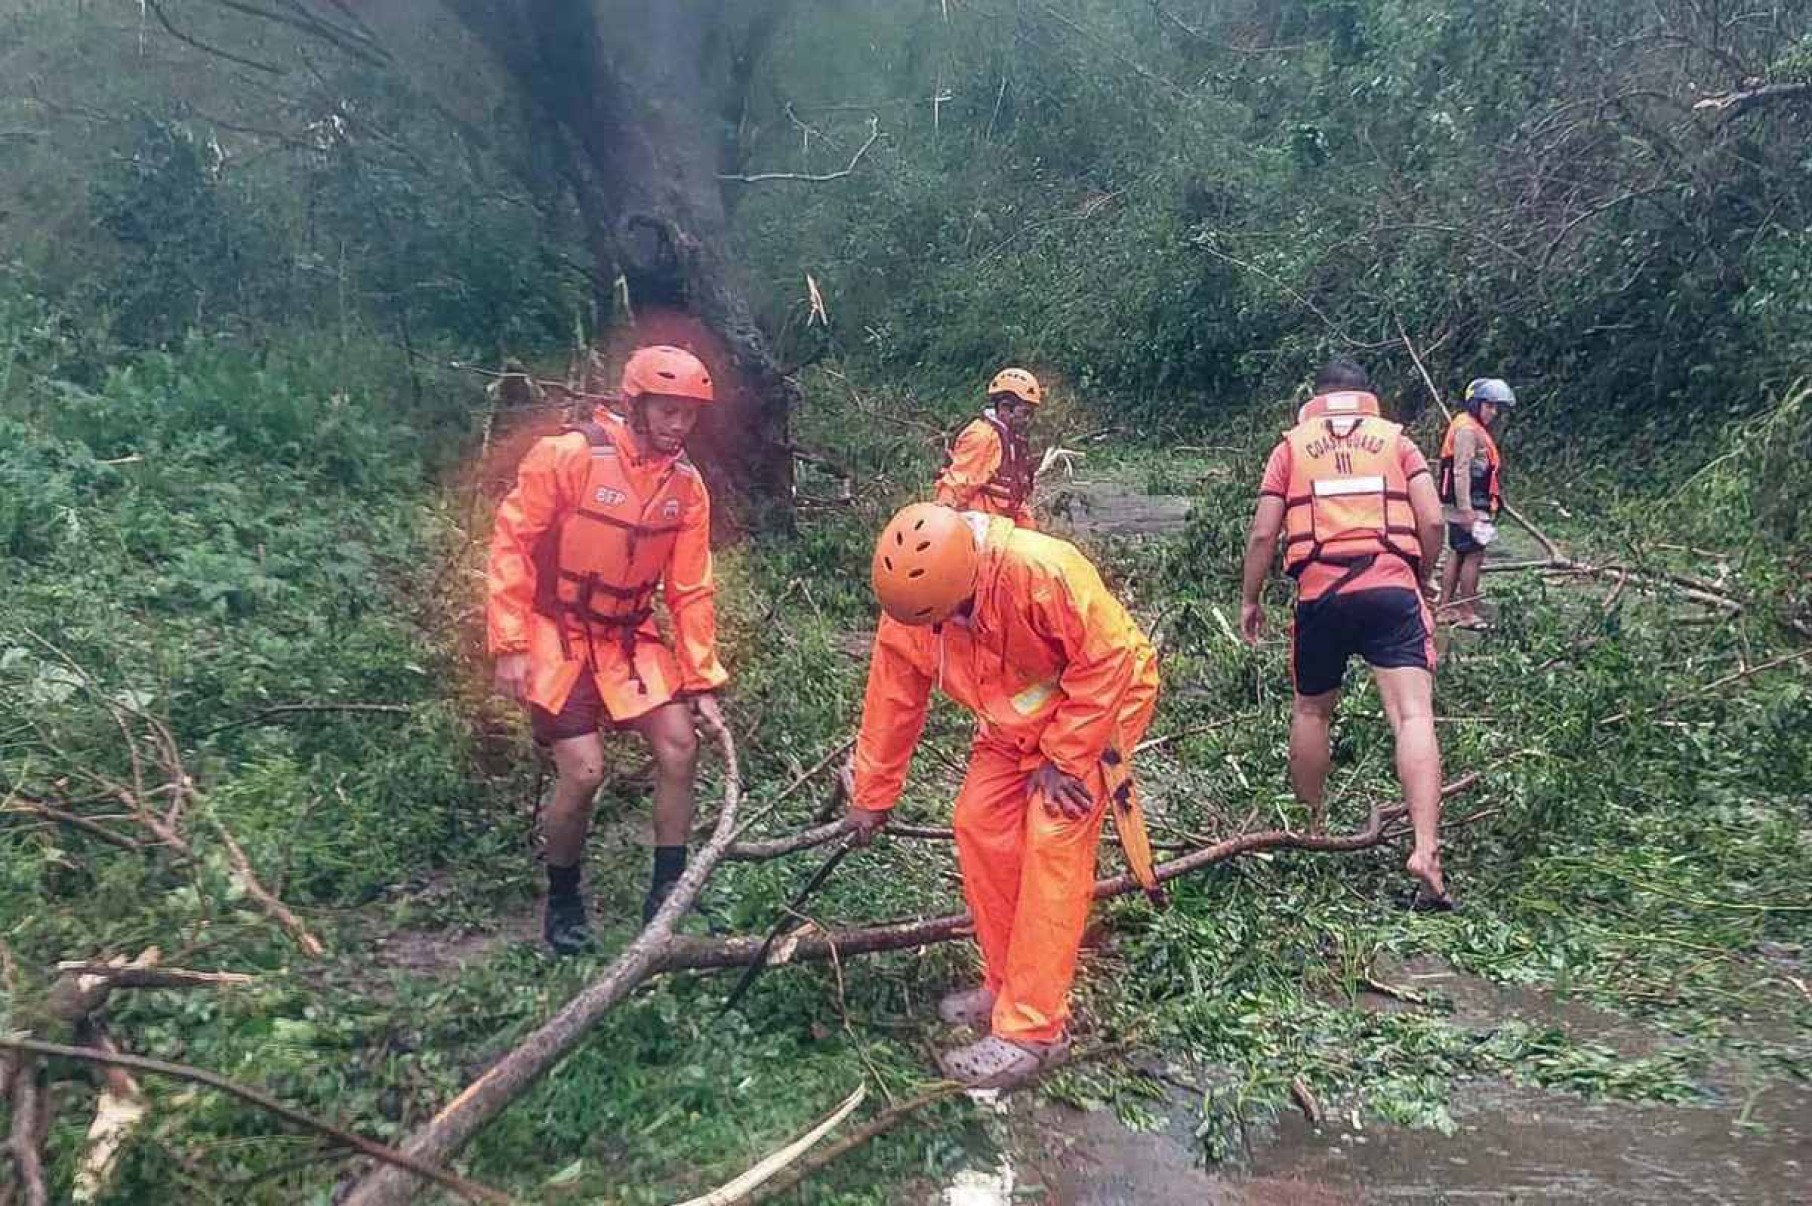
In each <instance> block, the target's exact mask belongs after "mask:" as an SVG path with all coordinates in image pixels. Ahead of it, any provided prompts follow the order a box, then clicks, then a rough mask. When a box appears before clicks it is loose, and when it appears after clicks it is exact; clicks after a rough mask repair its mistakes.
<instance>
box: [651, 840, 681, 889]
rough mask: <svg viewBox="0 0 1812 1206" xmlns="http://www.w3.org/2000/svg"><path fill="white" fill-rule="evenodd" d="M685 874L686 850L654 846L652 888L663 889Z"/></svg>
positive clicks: (678, 847)
mask: <svg viewBox="0 0 1812 1206" xmlns="http://www.w3.org/2000/svg"><path fill="white" fill-rule="evenodd" d="M685 873H686V848H685V847H684V846H656V847H655V848H654V885H653V887H654V888H657V889H658V888H664V887H666V886H667V885H668V884H670V883H672V882H673V881H674V880H676V879H678V878H679V877H680V876H682V875H684V874H685Z"/></svg>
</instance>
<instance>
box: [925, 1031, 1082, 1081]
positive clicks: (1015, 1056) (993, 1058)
mask: <svg viewBox="0 0 1812 1206" xmlns="http://www.w3.org/2000/svg"><path fill="white" fill-rule="evenodd" d="M1069 1057H1070V1036H1069V1035H1067V1034H1065V1035H1064V1036H1063V1037H1062V1038H1059V1039H1058V1040H1057V1041H1056V1042H1054V1043H1015V1042H1009V1041H1008V1040H1007V1039H1003V1038H998V1037H996V1036H994V1035H989V1036H988V1037H987V1038H985V1039H982V1040H981V1041H980V1042H979V1043H970V1044H969V1045H968V1046H966V1047H957V1048H956V1049H954V1050H952V1051H946V1052H944V1053H943V1054H942V1055H940V1056H938V1059H937V1063H938V1067H939V1068H940V1069H941V1070H942V1071H943V1073H944V1075H945V1076H947V1077H949V1078H950V1079H951V1080H955V1081H961V1082H962V1083H963V1084H964V1085H966V1086H968V1087H969V1088H971V1089H1015V1088H1018V1087H1019V1086H1020V1085H1023V1084H1025V1083H1026V1082H1027V1081H1029V1080H1032V1079H1034V1078H1036V1077H1037V1076H1038V1075H1039V1074H1040V1073H1043V1072H1046V1071H1048V1070H1050V1069H1051V1068H1055V1067H1056V1066H1057V1065H1058V1064H1061V1063H1063V1062H1064V1061H1065V1060H1067V1059H1068V1058H1069Z"/></svg>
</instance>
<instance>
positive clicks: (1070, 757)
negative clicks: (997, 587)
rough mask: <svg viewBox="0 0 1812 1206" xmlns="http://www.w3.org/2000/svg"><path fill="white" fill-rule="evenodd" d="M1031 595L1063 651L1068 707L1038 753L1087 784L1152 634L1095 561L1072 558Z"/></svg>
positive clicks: (1055, 718)
mask: <svg viewBox="0 0 1812 1206" xmlns="http://www.w3.org/2000/svg"><path fill="white" fill-rule="evenodd" d="M1040 576H1041V577H1042V578H1043V581H1041V582H1038V583H1035V584H1034V585H1033V588H1032V590H1031V592H1030V597H1031V599H1032V608H1033V619H1034V622H1035V624H1036V625H1037V627H1038V628H1039V629H1040V630H1041V631H1043V632H1044V633H1045V634H1047V635H1048V636H1050V637H1052V638H1053V639H1055V640H1056V641H1057V642H1058V644H1059V645H1061V646H1062V648H1063V653H1064V661H1065V665H1064V668H1063V675H1062V677H1061V678H1059V679H1058V686H1059V687H1060V688H1061V689H1062V691H1063V696H1064V698H1063V702H1062V703H1061V704H1059V705H1057V710H1056V711H1055V712H1053V713H1051V719H1050V722H1049V723H1048V724H1046V725H1045V729H1044V733H1043V735H1042V736H1040V737H1039V739H1038V748H1039V750H1040V751H1041V752H1042V753H1043V754H1044V756H1045V757H1046V758H1048V759H1050V761H1051V762H1052V764H1053V765H1055V766H1056V767H1057V769H1058V770H1060V771H1062V772H1063V773H1064V774H1066V775H1074V776H1075V777H1076V778H1078V779H1085V778H1086V777H1087V775H1088V773H1089V772H1090V771H1091V770H1093V769H1094V768H1095V767H1096V766H1097V765H1099V764H1100V761H1101V751H1102V750H1104V749H1106V748H1107V746H1108V743H1109V742H1110V741H1112V740H1113V736H1114V730H1115V728H1116V727H1117V726H1118V724H1119V717H1120V711H1121V702H1122V700H1124V698H1125V696H1126V693H1127V691H1128V690H1130V689H1131V688H1132V686H1133V685H1134V683H1135V682H1136V681H1137V679H1138V675H1139V668H1140V663H1141V660H1142V659H1141V658H1140V656H1139V654H1140V651H1141V649H1143V648H1144V647H1145V646H1146V645H1147V643H1148V642H1147V641H1146V639H1145V634H1144V633H1143V632H1140V631H1139V626H1138V625H1137V624H1136V623H1135V622H1134V621H1133V618H1132V616H1131V615H1129V614H1128V613H1127V610H1126V608H1124V607H1122V606H1121V605H1120V600H1118V599H1116V598H1114V596H1113V594H1112V592H1110V591H1109V590H1108V589H1107V584H1106V583H1104V582H1102V581H1101V575H1100V574H1099V573H1098V572H1097V571H1096V569H1095V567H1094V566H1093V565H1090V564H1089V562H1088V559H1087V558H1085V557H1083V556H1082V555H1081V554H1080V553H1073V554H1071V555H1069V556H1068V557H1066V558H1065V559H1064V564H1062V565H1059V566H1052V567H1050V568H1049V569H1047V570H1045V572H1043V573H1042V574H1041V575H1040Z"/></svg>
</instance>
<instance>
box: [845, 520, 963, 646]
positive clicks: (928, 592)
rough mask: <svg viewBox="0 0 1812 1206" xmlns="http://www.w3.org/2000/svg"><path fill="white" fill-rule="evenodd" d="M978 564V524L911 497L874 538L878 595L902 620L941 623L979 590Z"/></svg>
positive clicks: (884, 608)
mask: <svg viewBox="0 0 1812 1206" xmlns="http://www.w3.org/2000/svg"><path fill="white" fill-rule="evenodd" d="M980 565H981V552H980V550H979V549H977V548H976V537H975V530H974V529H973V528H971V527H970V526H969V524H968V521H967V520H965V519H964V518H963V516H962V515H961V514H960V513H959V512H956V511H953V510H951V509H950V508H949V507H944V506H939V505H938V504H937V503H913V504H912V505H911V506H909V507H906V508H904V509H903V510H901V511H900V513H899V514H897V515H895V516H894V517H893V518H892V519H891V520H889V521H888V524H887V526H886V527H885V528H884V529H882V531H881V539H880V540H878V541H876V542H875V559H874V566H873V571H872V579H873V582H874V588H875V597H876V598H878V599H879V600H880V601H881V610H882V611H885V612H886V613H887V614H888V615H890V616H892V617H893V618H894V619H895V620H898V621H899V622H900V623H902V624H908V625H911V626H913V627H922V626H924V625H927V624H937V623H940V622H942V621H943V620H946V619H949V618H950V613H951V612H953V611H955V610H956V609H957V606H958V605H959V604H961V603H962V602H963V601H964V600H965V599H967V598H969V597H970V596H971V595H973V594H974V593H975V576H976V572H977V570H978V568H979V567H980Z"/></svg>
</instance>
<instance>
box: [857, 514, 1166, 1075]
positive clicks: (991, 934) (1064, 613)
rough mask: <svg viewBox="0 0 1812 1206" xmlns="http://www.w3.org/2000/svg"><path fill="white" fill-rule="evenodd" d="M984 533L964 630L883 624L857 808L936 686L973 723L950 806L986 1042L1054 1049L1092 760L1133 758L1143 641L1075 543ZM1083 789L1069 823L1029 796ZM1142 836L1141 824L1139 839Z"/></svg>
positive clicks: (883, 776) (897, 766)
mask: <svg viewBox="0 0 1812 1206" xmlns="http://www.w3.org/2000/svg"><path fill="white" fill-rule="evenodd" d="M975 522H976V523H977V524H978V525H980V524H985V525H986V534H985V538H984V539H983V541H982V560H981V569H980V574H979V577H978V579H977V580H978V582H979V583H980V585H979V587H978V589H977V590H976V594H975V603H974V608H973V610H972V611H971V613H970V614H969V616H968V617H967V618H966V619H964V620H956V619H953V620H950V621H947V622H945V623H944V624H941V625H938V626H937V627H935V628H930V627H909V626H907V625H904V624H900V623H897V622H895V621H894V620H892V619H890V618H888V617H886V616H883V617H882V618H881V626H880V630H879V632H877V633H876V635H875V646H874V660H873V662H872V663H871V665H870V667H869V672H868V692H867V697H866V699H865V700H864V703H863V709H862V729H861V733H860V734H859V736H858V737H857V740H856V777H855V804H856V806H857V807H859V808H866V809H874V810H882V809H888V808H891V807H893V804H894V802H895V801H896V800H897V799H898V798H899V794H900V789H901V787H902V786H903V785H904V783H905V779H906V769H907V765H908V763H909V762H910V761H911V759H912V751H913V748H914V747H915V746H916V745H917V744H918V739H919V734H920V732H921V731H922V730H923V728H924V724H925V712H926V708H927V706H928V704H929V701H930V697H931V689H932V687H933V685H937V686H940V687H942V688H943V691H944V693H945V694H946V695H948V696H949V697H950V698H952V699H954V700H956V701H957V702H958V703H960V704H962V705H963V706H964V707H966V708H968V709H969V710H970V711H971V712H973V713H974V714H975V716H976V719H977V720H978V721H979V722H980V724H979V726H978V727H977V729H976V734H975V742H974V745H973V747H972V748H971V751H970V756H969V771H968V775H967V777H966V778H965V779H964V781H963V787H962V791H961V793H960V794H959V795H958V796H957V800H956V818H955V825H956V853H957V862H958V865H959V866H960V867H961V869H962V875H963V896H964V898H965V899H966V900H967V901H968V903H969V908H970V911H971V913H972V915H973V916H974V918H975V937H976V940H977V942H978V943H980V945H981V951H982V959H983V962H984V963H985V965H986V977H987V978H986V983H987V987H988V988H989V989H990V990H992V991H994V992H995V993H997V994H998V998H997V1000H996V1002H995V1006H994V1018H993V1032H994V1033H995V1034H997V1035H999V1036H1000V1037H1002V1038H1007V1039H1018V1040H1021V1041H1025V1042H1050V1041H1053V1040H1055V1039H1056V1038H1057V1037H1058V1036H1059V1035H1061V1034H1062V1033H1063V1030H1064V1025H1065V1022H1066V1021H1067V1019H1068V1017H1069V1001H1068V998H1069V989H1070V983H1071V981H1072V980H1074V979H1075V975H1076V959H1077V954H1078V952H1079V949H1080V947H1081V944H1082V931H1083V926H1084V925H1085V923H1086V922H1087V920H1088V908H1089V901H1090V895H1091V888H1092V886H1093V884H1094V877H1095V847H1096V843H1097V841H1098V840H1099V836H1100V832H1101V822H1102V817H1103V815H1104V813H1105V812H1106V810H1107V808H1108V788H1107V783H1106V780H1105V778H1104V773H1103V767H1102V756H1103V753H1104V751H1106V750H1107V749H1108V748H1109V747H1110V746H1112V747H1113V748H1114V749H1116V750H1118V751H1119V752H1120V753H1121V754H1123V755H1125V756H1127V757H1130V755H1131V752H1132V748H1133V746H1134V745H1135V744H1137V742H1138V740H1139V737H1140V735H1141V734H1143V733H1144V731H1145V726H1146V725H1147V724H1148V723H1149V722H1150V720H1151V713H1152V709H1153V707H1154V706H1155V705H1156V703H1157V694H1158V671H1157V659H1156V655H1155V653H1154V652H1153V650H1152V647H1151V643H1150V642H1149V641H1148V640H1146V638H1145V634H1144V633H1142V632H1140V631H1139V628H1138V626H1137V625H1136V624H1135V623H1134V622H1133V619H1132V617H1131V616H1130V615H1128V614H1127V612H1126V609H1125V608H1124V607H1122V606H1121V605H1120V602H1119V600H1117V599H1115V598H1114V597H1113V595H1112V594H1110V593H1109V592H1108V589H1107V587H1106V586H1105V585H1104V584H1103V583H1102V581H1101V576H1100V575H1099V574H1098V573H1097V572H1096V571H1095V567H1094V566H1092V565H1090V564H1089V562H1088V560H1087V558H1085V557H1083V555H1082V554H1081V553H1080V552H1078V551H1077V550H1076V549H1075V547H1074V546H1072V545H1070V544H1068V543H1066V542H1065V541H1062V540H1057V539H1055V538H1053V537H1049V536H1044V535H1041V534H1039V533H1037V532H1028V531H1024V530H1022V529H1016V528H1015V527H1014V526H1013V525H1012V523H1010V522H1009V521H1007V520H1004V519H1001V518H998V517H994V518H988V519H985V520H984V519H983V518H982V517H980V516H976V517H975ZM1047 761H1048V762H1051V763H1053V764H1054V765H1055V766H1056V767H1057V769H1059V770H1061V771H1063V772H1064V773H1065V774H1068V775H1073V776H1075V777H1076V778H1077V779H1080V780H1081V781H1082V782H1083V783H1085V784H1086V785H1087V786H1088V788H1089V791H1090V793H1091V794H1092V795H1093V796H1094V801H1095V803H1094V808H1093V809H1092V810H1091V811H1090V812H1089V814H1088V816H1086V817H1085V818H1083V819H1081V820H1076V821H1071V820H1066V819H1064V818H1063V817H1062V816H1052V815H1050V814H1049V813H1047V812H1046V811H1045V808H1044V805H1043V802H1042V800H1033V799H1030V798H1029V780H1030V777H1031V774H1032V772H1033V771H1035V770H1037V769H1038V768H1039V766H1040V765H1042V764H1043V763H1045V762H1047ZM1142 833H1143V830H1142V829H1141V834H1142Z"/></svg>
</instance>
